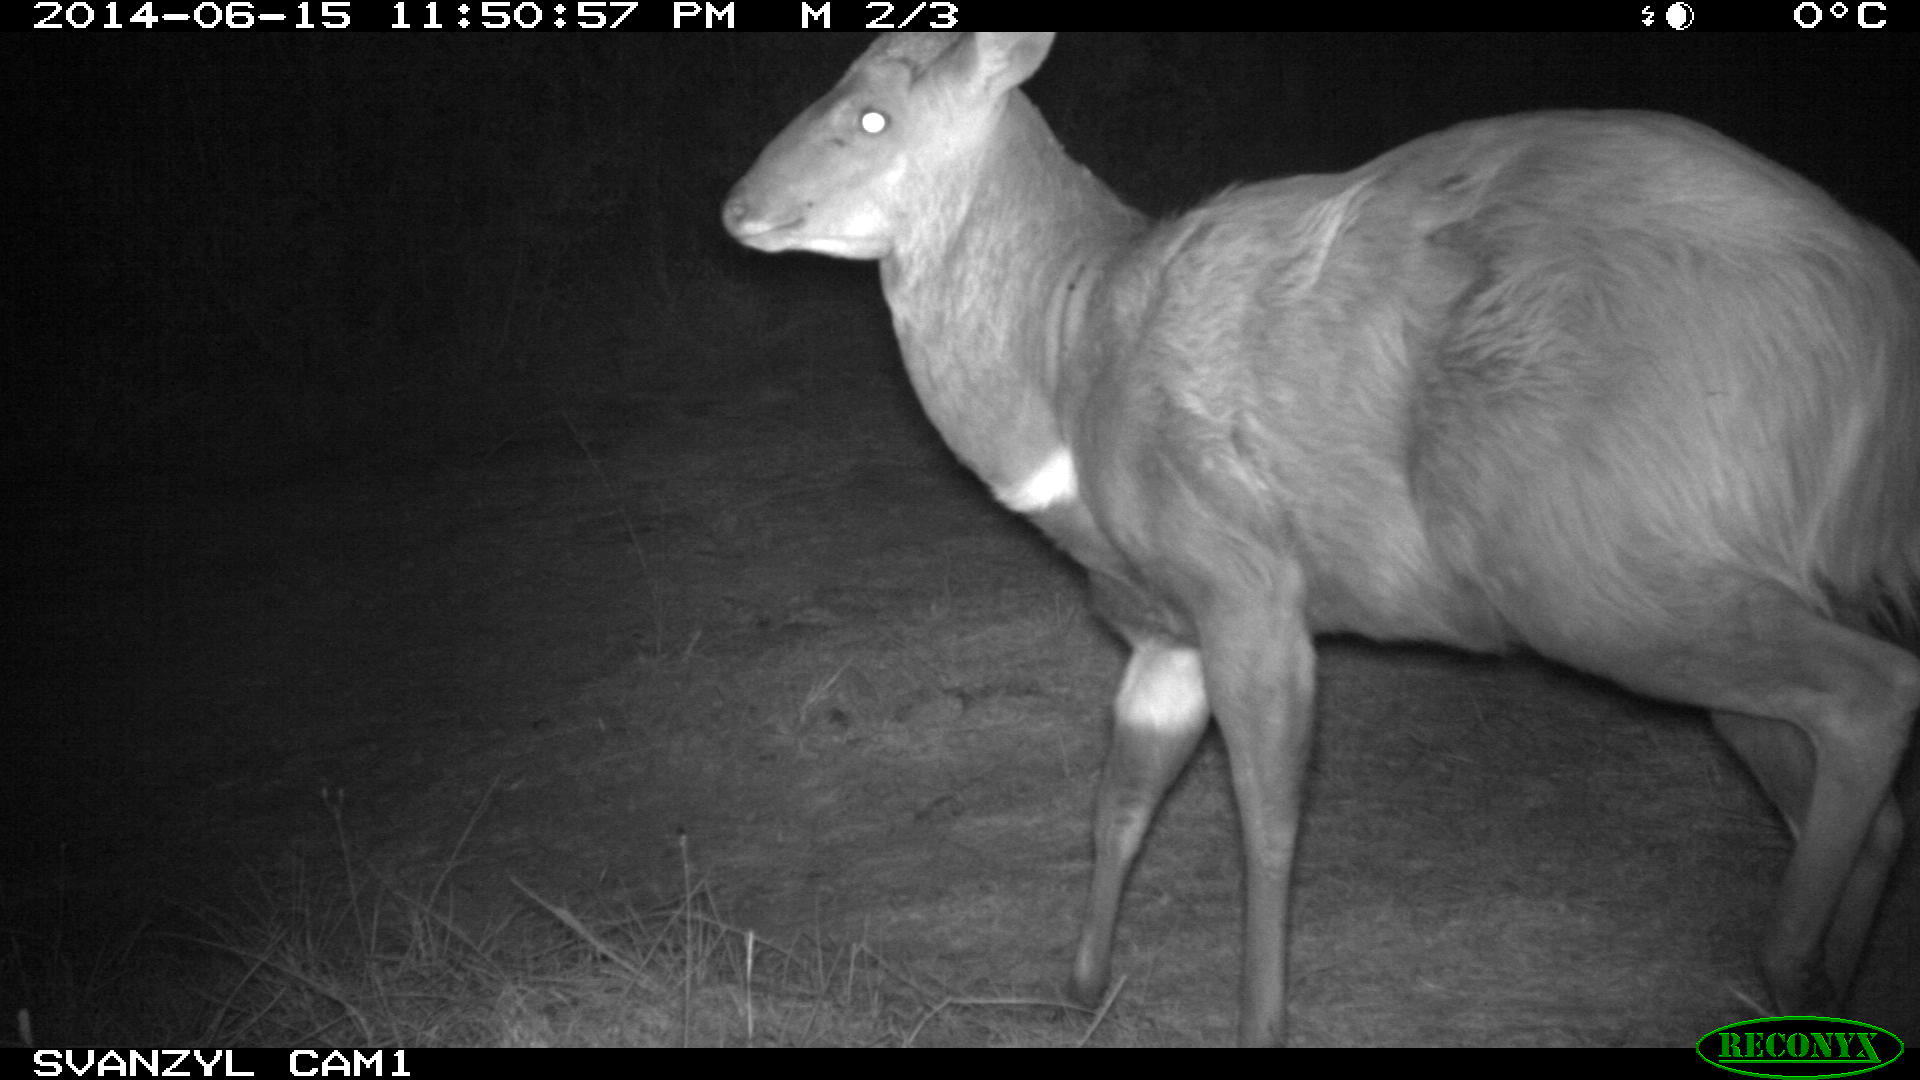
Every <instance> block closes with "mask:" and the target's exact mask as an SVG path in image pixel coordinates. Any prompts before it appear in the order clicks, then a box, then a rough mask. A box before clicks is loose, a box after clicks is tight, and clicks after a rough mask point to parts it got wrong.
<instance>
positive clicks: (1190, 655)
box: [1113, 645, 1207, 731]
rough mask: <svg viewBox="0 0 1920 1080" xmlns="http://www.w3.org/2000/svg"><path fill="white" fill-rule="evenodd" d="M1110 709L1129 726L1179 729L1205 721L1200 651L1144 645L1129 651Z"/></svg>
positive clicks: (1205, 710) (1205, 699)
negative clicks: (1131, 652)
mask: <svg viewBox="0 0 1920 1080" xmlns="http://www.w3.org/2000/svg"><path fill="white" fill-rule="evenodd" d="M1113 711H1114V713H1115V714H1116V715H1118V716H1119V718H1120V722H1121V723H1122V724H1126V725H1129V726H1131V727H1141V728H1155V729H1159V730H1163V731H1180V730H1184V729H1186V728H1190V727H1193V726H1195V725H1198V724H1204V723H1206V722H1207V683H1206V679H1205V677H1204V675H1203V673H1202V671H1201V667H1200V650H1199V649H1188V648H1180V647H1175V646H1168V645H1147V646H1142V647H1140V648H1137V649H1135V650H1134V651H1133V658H1132V659H1130V660H1128V661H1127V673H1126V674H1125V675H1123V676H1121V678H1120V693H1119V695H1118V696H1116V697H1115V698H1114V701H1113Z"/></svg>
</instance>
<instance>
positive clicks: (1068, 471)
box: [993, 446, 1080, 514]
mask: <svg viewBox="0 0 1920 1080" xmlns="http://www.w3.org/2000/svg"><path fill="white" fill-rule="evenodd" d="M993 494H994V497H995V498H998V499H999V500H1000V501H1001V502H1002V503H1004V504H1006V507H1007V509H1009V510H1013V511H1015V512H1016V513H1021V514H1032V513H1037V512H1039V511H1041V510H1045V509H1046V508H1047V507H1049V506H1058V505H1060V504H1061V503H1065V502H1072V501H1073V500H1074V499H1077V498H1079V497H1080V476H1079V474H1078V473H1077V472H1075V471H1074V468H1073V455H1072V454H1071V453H1069V452H1068V451H1067V448H1066V447H1064V446H1061V447H1056V448H1055V449H1054V451H1053V453H1051V454H1048V455H1047V460H1045V461H1043V462H1041V463H1040V467H1039V468H1037V469H1035V470H1033V471H1032V472H1031V473H1028V474H1027V478H1026V479H1025V480H1022V481H1020V482H1019V483H1017V484H1008V485H1006V486H1005V487H997V488H995V489H994V491H993Z"/></svg>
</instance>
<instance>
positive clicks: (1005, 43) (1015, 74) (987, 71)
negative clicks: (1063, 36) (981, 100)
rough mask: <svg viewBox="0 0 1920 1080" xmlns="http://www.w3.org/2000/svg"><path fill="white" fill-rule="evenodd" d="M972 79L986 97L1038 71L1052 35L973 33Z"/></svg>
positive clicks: (1051, 46) (970, 42)
mask: <svg viewBox="0 0 1920 1080" xmlns="http://www.w3.org/2000/svg"><path fill="white" fill-rule="evenodd" d="M968 44H969V45H970V46H971V47H972V51H973V72H972V78H973V80H974V82H975V85H977V86H979V87H980V88H981V89H982V90H984V91H985V92H986V93H987V95H988V96H991V97H998V96H1000V95H1001V94H1004V93H1006V92H1007V91H1009V90H1011V89H1013V88H1014V87H1016V86H1019V85H1020V84H1021V83H1023V82H1026V81H1027V80H1028V79H1029V78H1031V77H1032V76H1033V73H1034V72H1036V71H1038V70H1040V64H1041V62H1042V61H1044V60H1046V58H1047V53H1048V52H1049V51H1051V50H1052V49H1053V35H1052V34H974V35H973V36H972V38H970V39H969V41H968Z"/></svg>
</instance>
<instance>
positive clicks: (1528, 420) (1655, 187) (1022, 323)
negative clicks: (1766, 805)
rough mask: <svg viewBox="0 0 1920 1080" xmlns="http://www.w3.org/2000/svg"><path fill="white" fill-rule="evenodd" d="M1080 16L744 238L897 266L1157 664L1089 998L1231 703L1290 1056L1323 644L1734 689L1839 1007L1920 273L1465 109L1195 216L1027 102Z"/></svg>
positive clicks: (1751, 161) (1098, 896)
mask: <svg viewBox="0 0 1920 1080" xmlns="http://www.w3.org/2000/svg"><path fill="white" fill-rule="evenodd" d="M1050 43H1051V35H1031V34H1013V35H976V36H971V37H960V38H948V37H940V36H927V37H919V36H904V35H903V36H899V37H888V38H883V39H881V40H880V41H878V42H876V43H875V44H874V45H873V46H872V47H871V48H870V49H868V50H867V52H866V53H865V54H864V55H863V56H862V57H861V58H860V59H859V60H858V61H857V62H856V63H855V64H854V65H853V67H852V69H851V70H850V71H849V72H848V73H847V75H846V76H845V78H844V79H843V80H842V81H841V82H840V84H839V85H838V86H837V87H836V88H835V89H834V90H833V91H831V92H830V93H829V94H828V95H827V96H826V97H825V98H823V99H821V100H820V101H819V102H817V103H815V104H814V105H813V106H812V107H811V108H809V109H808V110H806V111H805V112H804V113H802V114H801V115H800V117H799V118H798V119H796V120H795V121H794V122H793V123H792V124H791V125H790V126H789V127H788V128H787V129H786V131H785V132H783V133H782V134H781V135H780V136H779V137H778V138H776V139H775V140H774V142H773V143H772V144H771V145H769V146H768V147H767V149H766V150H765V151H764V152H763V153H762V155H761V157H760V159H759V161H758V162H757V163H756V164H755V165H754V167H753V169H752V171H751V172H749V173H748V174H747V176H746V177H745V178H743V179H742V180H741V181H740V182H739V184H738V185H737V186H736V187H735V188H734V190H733V192H732V194H731V195H730V196H729V198H728V200H727V203H726V208H725V213H724V218H725V223H726V225H727V227H728V228H729V230H731V231H732V233H733V234H734V236H736V237H737V238H739V239H740V240H741V241H742V242H743V243H746V244H748V245H750V246H753V247H756V248H759V249H761V250H765V251H784V250H795V249H797V250H806V251H814V252H820V253H824V254H828V255H837V256H843V257H848V258H860V259H878V260H880V268H881V281H882V284H883V287H884V289H885V292H886V297H887V301H888V304H889V305H890V307H891V309H892V312H893V318H894V324H895V328H896V330H897V332H898V335H899V339H900V347H901V352H902V354H903V356H904V358H905V361H906V365H907V370H908V373H909V375H910V376H911V378H912V380H913V384H914V387H915V389H916V390H917V391H918V394H919V397H920V400H921V402H922V404H923V405H924V406H925V408H926V410H927V412H928V413H929V415H930V416H931V417H932V419H933V421H934V423H935V424H936V425H937V426H938V428H939V429H940V431H941V433H942V434H943V436H944V437H945V438H946V440H947V443H948V444H949V445H950V446H951V447H952V449H953V451H954V452H955V453H956V454H957V455H959V457H960V458H961V459H962V460H963V461H964V462H965V463H966V464H967V465H968V466H970V467H971V468H972V469H973V470H974V471H975V472H976V473H978V474H979V476H980V477H981V478H982V479H983V480H985V481H986V482H987V483H988V484H989V485H990V486H991V487H992V489H993V490H994V492H995V493H996V494H997V495H998V496H999V497H1000V499H1001V500H1002V501H1003V502H1005V503H1006V504H1007V505H1008V506H1009V507H1010V508H1012V509H1013V510H1016V511H1018V512H1020V513H1023V514H1025V515H1027V516H1028V517H1029V518H1031V520H1032V521H1033V522H1034V523H1035V524H1037V525H1038V526H1039V527H1040V528H1041V529H1043V530H1045V531H1046V533H1047V534H1048V535H1049V536H1051V537H1052V538H1053V539H1054V540H1055V541H1056V542H1058V543H1059V544H1060V545H1061V546H1062V547H1063V548H1065V549H1066V550H1067V551H1068V552H1070V553H1071V554H1072V555H1073V556H1074V557H1075V558H1076V559H1077V560H1078V561H1079V562H1081V563H1082V564H1084V565H1085V566H1086V568H1087V569H1088V571H1089V572H1090V574H1091V577H1092V582H1093V588H1094V592H1095V600H1096V603H1097V605H1098V607H1099V609H1100V610H1101V612H1102V613H1103V614H1104V615H1105V616H1106V618H1107V619H1108V620H1109V621H1110V622H1111V623H1112V625H1113V626H1114V627H1115V628H1116V629H1117V630H1118V632H1119V633H1120V634H1121V635H1122V636H1123V637H1124V638H1125V639H1126V640H1127V642H1128V643H1129V644H1130V645H1131V647H1132V650H1133V652H1132V657H1131V659H1130V661H1129V663H1128V665H1127V669H1126V673H1125V676H1124V677H1123V679H1122V682H1121V685H1120V689H1119V693H1118V695H1117V698H1116V702H1115V713H1116V727H1115V732H1114V737H1113V741H1112V744H1111V748H1110V750H1109V754H1108V759H1107V762H1106V766H1105V769H1104V772H1103V775H1102V779H1101V784H1100V793H1099V796H1098V804H1097V807H1096V811H1095V823H1094V837H1095V863H1094V870H1093V882H1092V888H1091V899H1090V904H1089V911H1088V914H1087V917H1086V922H1085V924H1084V929H1083V932H1082V936H1081V939H1080V945H1079V950H1078V956H1077V959H1076V962H1075V965H1074V976H1073V982H1072V988H1073V990H1074V991H1075V993H1076V994H1077V995H1079V996H1081V997H1082V998H1097V997H1098V996H1099V994H1100V993H1101V991H1102V989H1103V988H1104V987H1105V986H1106V984H1107V982H1108V978H1109V968H1110V959H1109V958H1110V951H1111V943H1112V936H1113V929H1114V923H1115V918H1116V915H1117V912H1118V909H1119V904H1120V897H1121V892H1122V888H1123V885H1124V883H1125V879H1126V877H1127V873H1128V869H1129V867H1130V866H1131V864H1132V862H1133V860H1134V857H1135V855H1136V854H1137V853H1138V851H1139V849H1140V846H1141V841H1142V838H1143V837H1144V835H1145V832H1146V829H1147V825H1148V823H1149V821H1150V819H1151V817H1152V815H1153V813H1154V810H1155V809H1156V807H1157V806H1158V804H1159V802H1160V800H1161V797H1162V796H1163V794H1164V793H1165V791H1166V789H1167V787H1168V785H1169V784H1170V783H1171V781H1172V780H1173V779H1174V777H1175V776H1176V774H1177V773H1178V772H1179V770H1180V767H1181V766H1182V765H1183V764H1184V762H1185V761H1186V760H1187V758H1188V756H1189V755H1190V754H1191V752H1192V750H1193V748H1194V746H1195V744H1196V743H1197V741H1198V740H1199V738H1200V736H1201V734H1202V733H1203V731H1204V730H1205V727H1206V723H1207V720H1208V718H1209V716H1212V717H1213V718H1214V719H1215V720H1216V721H1217V722H1218V724H1219V725H1220V729H1221V732H1222V735H1223V736H1224V738H1225V740H1226V745H1227V749H1228V754H1229V758H1230V761H1231V770H1232V778H1233V788H1234V794H1235V798H1236V800H1237V803H1238V806H1239V810H1240V815H1241V823H1242V829H1241V831H1242V835H1243V838H1244V844H1245V858H1246V906H1245V918H1246V924H1245V942H1244V950H1243V975H1242V986H1241V1007H1240V1009H1241V1011H1240V1036H1241V1039H1242V1041H1244V1042H1248V1043H1274V1042H1281V1041H1284V1038H1285V1031H1286V1028H1285V1023H1286V1009H1285V989H1286V926H1287V904H1288V889H1289V875H1290V872H1291V866H1292V861H1293V853H1294V840H1295V833H1296V829H1297V826H1298V822H1299V812H1300V802H1301V786H1302V779H1303V775H1304V772H1305V765H1306V761H1307V754H1308V750H1309V746H1310V733H1311V727H1312V713H1313V689H1314V650H1313V645H1312V636H1313V635H1314V634H1317V633H1323V632H1333V631H1347V632H1355V633H1360V634H1365V635H1369V636H1371V637H1374V638H1382V639H1420V640H1425V641H1434V642H1441V643H1446V644H1450V645H1454V646H1458V647H1462V648H1466V649H1476V650H1490V651H1491V650H1502V649H1510V648H1515V647H1524V648H1529V649H1532V650H1534V651H1537V652H1539V653H1542V654H1544V655H1546V656H1549V657H1552V658H1555V659H1557V660H1560V661H1562V662H1565V663H1567V664H1570V665H1573V666H1575V667H1578V668H1581V669H1584V670H1586V671H1589V672H1593V673H1596V674H1599V675H1602V676H1605V677H1607V678H1609V679H1612V680H1614V681H1615V682H1618V683H1620V684H1622V685H1624V686H1627V687H1630V688H1632V689H1635V690H1638V691H1641V692H1643V693H1647V694H1651V695H1654V696H1657V697H1662V698H1668V699H1671V700H1675V701H1680V702H1685V703H1690V704H1695V705H1699V706H1702V707H1704V708H1706V709H1708V710H1709V711H1710V712H1711V715H1712V718H1713V722H1714V724H1715V727H1716V729H1717V730H1718V731H1719V732H1720V733H1721V734H1722V735H1723V736H1725V737H1726V739H1727V740H1728V741H1729V742H1730V743H1731V744H1732V746H1733V747H1734V749H1735V750H1736V751H1737V752H1738V753H1739V754H1740V755H1741V756H1742V757H1743V758H1744V759H1745V760H1746V762H1747V763H1748V764H1749V765H1750V766H1751V768H1752V770H1753V772H1754V773H1755V775H1756V776H1757V777H1758V779H1759V780H1760V782H1761V785H1762V786H1763V787H1764V788H1765V790H1766V792H1767V793H1768V795H1769V796H1770V797H1771V798H1772V800H1773V801H1774V802H1775V804H1776V805H1777V806H1778V807H1779V809H1780V811H1781V813H1782V815H1783V817H1784V818H1785V819H1786V821H1787V823H1788V825H1789V827H1790V828H1791V830H1792V832H1793V833H1794V836H1795V838H1796V847H1795V850H1794V854H1793V856H1792V860H1791V862H1790V864H1789V865H1788V867H1787V870H1786V874H1785V879H1784V881H1783V883H1782V886H1781V890H1780V894H1779V900H1778V904H1777V908H1776V911H1775V913H1774V915H1773V917H1772V921H1771V923H1770V925H1769V927H1768V929H1767V931H1766V935H1765V939H1764V941H1763V942H1762V943H1761V952H1760V955H1761V970H1762V974H1763V976H1764V978H1765V980H1766V983H1767V986H1768V988H1769V991H1770V993H1771V995H1772V997H1773V999H1774V1000H1773V1002H1772V1004H1773V1006H1774V1007H1775V1008H1776V1009H1778V1010H1779V1011H1781V1012H1789V1013H1791V1012H1817V1011H1820V1010H1821V1009H1824V1008H1833V1007H1836V1006H1837V1004H1838V1002H1839V999H1840V997H1841V995H1843V994H1844V993H1845V990H1846V987H1847V984H1848V982H1849V980H1850V978H1851V976H1852V974H1853V971H1854V969H1855V967H1856V965H1857V963H1858V960H1859V957H1860V953H1861V951H1862V948H1863V946H1864V944H1865V942H1866V939H1867V936H1868V933H1869V931H1870V929H1871V925H1872V921H1873V916H1874V911H1875V907H1876V905H1877V903H1878V900H1879V897H1880V894H1881V892H1882V891H1883V888H1884V885H1885V882H1886V879H1887V875H1888V873H1889V871H1890V869H1891V867H1892V864H1893V862H1894V859H1895V858H1896V855H1897V853H1898V851H1899V847H1900V843H1901V834H1902V825H1901V817H1900V813H1899V810H1898V808H1897V807H1896V805H1895V803H1894V800H1893V798H1892V796H1891V794H1890V792H1891V783H1892V778H1893V775H1894V773H1895V770H1896V769H1897V767H1898V765H1899V763H1900V760H1901V757H1902V754H1903V752H1904V750H1905V747H1906V744H1907V740H1908V736H1909V732H1910V728H1911V726H1912V723H1913V714H1914V710H1915V708H1916V705H1920V660H1916V659H1915V657H1914V656H1913V655H1912V654H1911V653H1909V652H1907V651H1905V650H1903V649H1901V648H1898V647H1896V646H1894V645H1892V644H1889V643H1888V642H1887V641H1886V640H1883V639H1882V638H1881V637H1878V636H1875V630H1874V628H1875V627H1879V628H1881V630H1882V631H1886V630H1888V629H1889V628H1898V627H1901V626H1904V627H1906V628H1909V629H1911V628H1912V626H1913V624H1914V617H1915V606H1916V597H1917V595H1920V322H1917V320H1920V315H1917V313H1920V269H1917V268H1916V266H1915V263H1914V261H1913V259H1912V257H1911V256H1909V255H1908V254H1907V253H1906V252H1905V251H1904V250H1903V249H1902V248H1901V247H1900V246H1899V245H1898V244H1897V243H1895V242H1894V241H1893V240H1891V239H1890V238H1888V237H1887V236H1886V235H1885V234H1883V233H1881V232H1880V231H1879V230H1877V229H1875V228H1874V227H1872V226H1871V225H1868V224H1865V223H1863V222H1861V221H1859V220H1857V219H1855V218H1853V217H1852V216H1851V215H1849V214H1848V213H1847V212H1845V211H1844V210H1842V209H1841V208H1840V207H1839V206H1838V205H1837V204H1836V203H1834V202H1833V201H1832V200H1831V199H1830V198H1829V197H1828V196H1827V195H1825V194H1824V193H1823V192H1821V191H1820V190H1819V189H1818V188H1816V187H1814V186H1813V185H1812V184H1810V183H1808V182H1807V181H1805V180H1803V179H1801V178H1800V177H1798V176H1796V175H1794V174H1793V173H1791V172H1789V171H1787V170H1786V169H1783V168H1781V167H1780V166H1778V165H1776V164H1774V163H1772V162H1770V161H1768V160H1766V159H1764V158H1762V157H1760V156H1759V155H1757V154H1755V153H1753V152H1752V151H1749V150H1747V149H1745V148H1744V147H1742V146H1740V145H1738V144H1736V143H1734V142H1732V141H1730V140H1728V139H1726V138H1724V137H1722V136H1720V135H1718V134H1716V133H1714V132H1713V131H1710V130H1708V129H1706V128H1704V127H1701V126H1699V125H1697V124H1694V123H1691V122H1688V121H1686V120H1681V119H1678V118H1676V117H1671V116H1662V115H1657V114H1646V113H1600V112H1594V113H1544V114H1537V115H1528V116H1517V117H1508V118H1503V119H1496V120H1487V121H1480V122H1477V123H1469V124H1464V125H1461V126H1459V127H1455V128H1452V129H1449V130H1446V131H1442V132H1440V133H1438V134H1434V135H1430V136H1427V137H1425V138H1422V139H1418V140H1416V141H1414V142H1412V143H1409V144H1407V145H1406V146H1403V147H1400V148H1399V149H1397V150H1394V151H1392V152H1390V153H1388V154H1386V155H1384V156H1382V157H1380V158H1379V159H1377V160H1375V161H1373V162H1372V163H1370V164H1368V165H1365V166H1363V167H1361V168H1360V169H1358V170H1355V171H1354V172H1351V173H1348V174H1345V175H1341V176H1306V177H1298V178H1294V179H1287V180H1276V181H1270V182H1267V183H1261V184H1254V185H1251V186H1247V187H1241V188H1238V189H1235V190H1232V191H1229V192H1227V193H1226V194H1223V195H1221V196H1219V197H1218V198H1216V199H1214V200H1213V201H1211V202H1209V203H1207V204H1205V205H1203V206H1202V207H1200V208H1199V209H1197V210H1195V211H1193V212H1191V213H1189V214H1187V215H1185V216H1183V217H1180V218H1178V219H1175V220H1173V221H1169V222H1167V223H1164V224H1160V225H1157V226H1156V225H1150V224H1149V223H1148V222H1147V221H1146V220H1145V219H1144V218H1142V217H1141V216H1140V215H1139V214H1138V213H1136V212H1135V211H1133V210H1131V209H1129V208H1127V207H1126V206H1125V205H1123V204H1122V203H1121V202H1120V201H1119V200H1118V199H1117V198H1116V197H1115V196H1114V195H1113V194H1112V193H1111V192H1110V191H1109V190H1108V189H1107V188H1106V187H1105V186H1104V185H1103V184H1101V183H1100V181H1098V180H1097V179H1095V178H1094V177H1093V176H1092V175H1091V174H1090V173H1088V172H1087V171H1086V170H1085V169H1084V168H1082V167H1080V166H1079V165H1077V164H1075V163H1074V162H1073V161H1072V160H1071V159H1069V158H1068V157H1067V156H1066V154H1065V153H1064V152H1063V151H1062V150H1061V148H1060V146H1059V145H1058V143H1057V142H1056V141H1055V139H1054V137H1053V135H1052V133H1051V132H1050V131H1049V130H1048V128H1047V126H1046V123H1045V121H1043V120H1042V119H1041V117H1040V115H1039V114H1038V112H1037V111H1036V110H1035V109H1034V107H1033V105H1032V104H1031V103H1030V102H1029V101H1028V100H1027V98H1026V97H1025V96H1024V95H1023V94H1022V93H1020V92H1019V91H1018V90H1017V89H1016V87H1018V86H1019V84H1021V83H1022V82H1024V81H1025V80H1026V79H1027V78H1028V77H1029V76H1030V75H1032V74H1033V72H1034V71H1035V70H1036V69H1037V68H1038V67H1039V66H1040V64H1041V62H1042V61H1043V60H1044V59H1045V57H1046V53H1047V51H1048V49H1049V47H1050Z"/></svg>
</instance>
